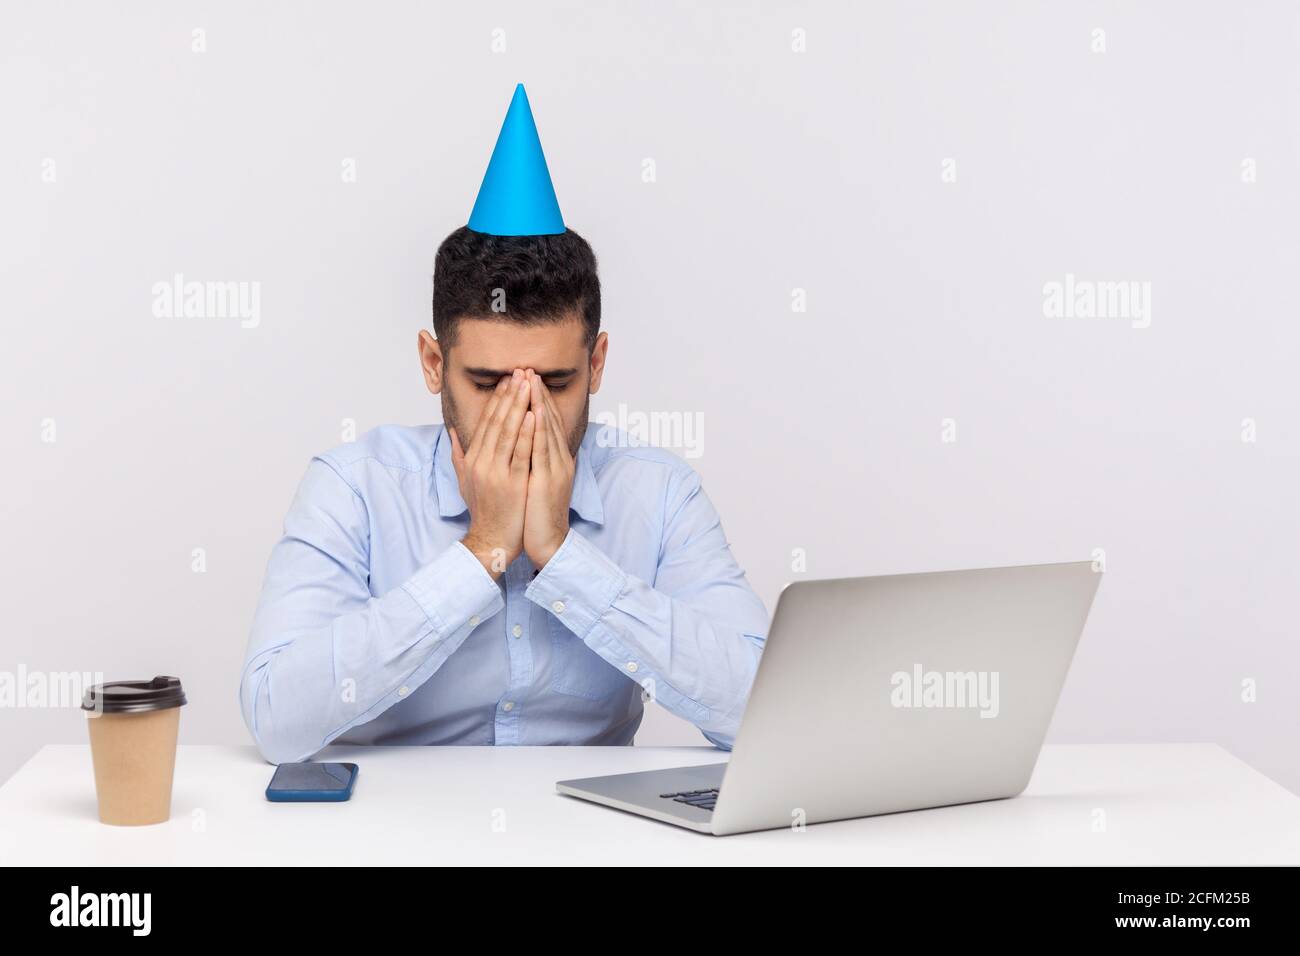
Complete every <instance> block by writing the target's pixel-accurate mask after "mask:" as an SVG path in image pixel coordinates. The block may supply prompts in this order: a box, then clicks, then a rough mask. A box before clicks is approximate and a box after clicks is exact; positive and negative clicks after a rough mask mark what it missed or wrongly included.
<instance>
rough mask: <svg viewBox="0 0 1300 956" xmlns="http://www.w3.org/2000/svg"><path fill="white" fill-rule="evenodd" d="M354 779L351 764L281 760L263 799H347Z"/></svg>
mask: <svg viewBox="0 0 1300 956" xmlns="http://www.w3.org/2000/svg"><path fill="white" fill-rule="evenodd" d="M356 782H357V765H356V764H354V763H282V764H280V766H278V767H276V768H275V773H274V774H273V775H272V777H271V784H270V786H268V787H267V788H266V799H268V800H274V801H276V802H277V803H319V802H327V801H340V800H347V799H349V798H351V796H352V788H353V786H354V785H355V784H356Z"/></svg>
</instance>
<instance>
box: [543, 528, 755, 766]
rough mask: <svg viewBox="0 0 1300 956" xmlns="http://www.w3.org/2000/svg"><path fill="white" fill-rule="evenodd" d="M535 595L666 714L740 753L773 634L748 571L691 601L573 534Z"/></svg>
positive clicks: (717, 577) (718, 580)
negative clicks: (752, 692) (748, 706)
mask: <svg viewBox="0 0 1300 956" xmlns="http://www.w3.org/2000/svg"><path fill="white" fill-rule="evenodd" d="M729 567H734V566H730V565H729ZM526 593H527V596H528V597H529V598H530V599H531V600H532V601H534V602H535V603H537V604H539V605H541V606H542V607H544V608H546V609H547V610H549V611H550V612H551V613H552V614H554V615H555V617H556V618H557V619H558V620H560V621H561V622H563V623H564V625H565V626H566V627H567V628H568V629H569V630H570V631H572V632H573V633H574V634H575V635H577V636H578V637H580V638H581V639H582V640H583V641H584V642H585V643H586V644H587V646H588V647H590V648H591V649H592V650H593V651H595V652H596V653H597V654H599V655H600V656H601V657H602V658H603V659H604V660H605V661H606V662H607V663H608V664H609V665H610V666H612V667H615V668H617V669H618V670H619V671H621V672H622V673H623V674H624V675H625V676H627V677H628V678H630V679H632V680H635V681H637V682H638V683H639V684H641V686H642V687H643V688H645V689H646V691H647V692H648V693H649V694H650V695H651V696H652V697H653V698H654V699H655V700H657V701H658V702H659V703H660V704H662V705H663V706H664V707H665V708H667V709H668V710H669V711H671V712H672V713H674V714H676V715H678V716H679V717H682V718H684V719H686V720H688V721H690V722H691V723H693V724H694V725H695V726H696V727H698V728H699V729H700V731H701V732H702V733H704V735H705V736H706V737H707V738H708V739H709V740H711V741H712V742H713V743H715V744H717V745H718V746H720V747H724V748H730V746H731V743H732V742H733V740H734V738H735V734H736V731H737V730H738V729H739V726H740V718H741V715H742V713H743V712H744V708H745V703H746V701H747V700H748V696H749V689H750V687H751V686H752V684H753V681H754V675H755V673H756V671H757V667H758V660H759V657H760V654H761V652H762V644H763V637H764V635H765V633H766V628H767V612H766V610H765V609H764V608H763V605H762V602H761V601H760V600H759V599H758V597H757V595H755V594H754V592H753V591H752V590H751V589H750V587H749V585H748V584H747V583H746V582H745V580H744V576H743V574H741V573H740V572H739V569H738V568H737V569H734V574H730V573H725V572H724V573H718V574H712V575H708V576H705V577H702V578H701V579H700V580H698V581H697V582H695V585H694V587H693V589H692V591H691V593H690V595H689V597H690V599H689V600H688V599H686V598H685V597H682V596H676V595H670V594H668V593H665V592H663V591H660V590H656V589H655V588H653V587H651V586H650V585H649V584H647V583H646V582H644V581H642V580H640V579H639V578H637V577H635V576H634V575H630V574H627V573H626V572H624V571H623V570H622V569H621V568H619V567H618V566H617V565H616V564H615V563H614V562H613V561H611V560H610V559H609V558H608V557H607V556H606V555H604V554H603V553H602V552H601V551H600V550H599V549H597V548H596V547H595V545H593V544H592V543H591V542H589V541H587V540H586V539H585V538H583V537H582V536H581V535H580V534H578V533H577V532H570V535H569V537H568V538H566V539H565V542H564V545H563V546H562V547H561V548H560V549H559V550H558V551H557V552H556V553H555V555H554V557H553V558H552V559H551V561H550V562H548V563H547V566H546V567H545V568H544V569H543V571H542V572H541V573H540V574H539V575H538V576H537V577H536V578H535V579H534V580H533V582H532V583H531V584H530V585H529V588H528V591H527V592H526Z"/></svg>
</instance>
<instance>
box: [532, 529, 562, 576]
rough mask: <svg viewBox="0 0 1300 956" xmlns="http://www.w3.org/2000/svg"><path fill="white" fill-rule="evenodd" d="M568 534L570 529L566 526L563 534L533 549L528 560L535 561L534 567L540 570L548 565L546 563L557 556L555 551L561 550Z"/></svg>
mask: <svg viewBox="0 0 1300 956" xmlns="http://www.w3.org/2000/svg"><path fill="white" fill-rule="evenodd" d="M568 536H569V529H568V528H565V529H564V533H563V534H561V535H560V536H559V537H556V538H552V539H551V540H550V541H548V542H546V543H545V544H543V545H541V546H540V547H538V548H535V549H534V550H533V553H532V554H530V555H528V560H530V561H532V562H533V567H535V568H536V569H537V570H538V571H540V570H542V568H544V567H546V565H547V564H548V563H549V562H550V560H551V558H553V557H555V552H557V551H559V550H560V548H561V547H562V546H563V544H564V539H565V538H567V537H568Z"/></svg>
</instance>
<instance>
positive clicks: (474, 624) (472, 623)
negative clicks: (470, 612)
mask: <svg viewBox="0 0 1300 956" xmlns="http://www.w3.org/2000/svg"><path fill="white" fill-rule="evenodd" d="M469 624H470V627H478V615H477V614H475V615H474V616H473V617H471V618H470V619H469Z"/></svg>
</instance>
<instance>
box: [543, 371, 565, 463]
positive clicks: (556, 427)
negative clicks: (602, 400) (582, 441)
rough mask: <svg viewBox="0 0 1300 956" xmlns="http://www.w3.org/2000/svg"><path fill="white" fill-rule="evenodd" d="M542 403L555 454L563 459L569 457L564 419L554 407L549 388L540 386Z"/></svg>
mask: <svg viewBox="0 0 1300 956" xmlns="http://www.w3.org/2000/svg"><path fill="white" fill-rule="evenodd" d="M542 404H543V407H544V408H545V409H546V421H547V423H548V424H549V425H550V430H551V441H552V442H553V443H554V445H555V452H554V453H555V454H556V455H559V456H561V457H562V458H564V459H567V458H568V457H569V442H568V436H566V435H565V434H564V419H563V418H561V417H560V412H559V409H557V408H556V407H555V400H554V399H553V398H551V390H550V389H548V388H546V387H545V386H543V387H542Z"/></svg>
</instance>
